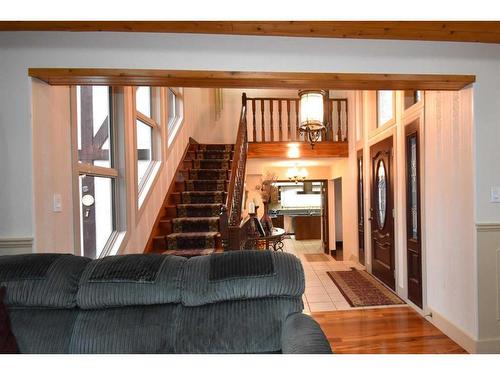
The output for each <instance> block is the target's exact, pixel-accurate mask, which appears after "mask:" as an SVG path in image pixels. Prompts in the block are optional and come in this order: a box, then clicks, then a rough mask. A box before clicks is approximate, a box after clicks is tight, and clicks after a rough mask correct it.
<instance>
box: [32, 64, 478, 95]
mask: <svg viewBox="0 0 500 375" xmlns="http://www.w3.org/2000/svg"><path fill="white" fill-rule="evenodd" d="M28 74H29V75H30V76H31V77H34V78H38V79H41V80H43V81H45V82H47V83H49V84H51V85H110V86H166V87H168V86H170V87H205V88H207V87H211V88H289V89H318V88H323V89H332V90H460V89H462V88H464V87H465V86H467V85H469V84H471V83H473V82H475V76H474V75H443V74H371V73H367V74H363V73H360V74H357V73H294V72H290V73H284V72H236V71H233V72H232V71H204V70H153V69H85V68H30V69H29V71H28Z"/></svg>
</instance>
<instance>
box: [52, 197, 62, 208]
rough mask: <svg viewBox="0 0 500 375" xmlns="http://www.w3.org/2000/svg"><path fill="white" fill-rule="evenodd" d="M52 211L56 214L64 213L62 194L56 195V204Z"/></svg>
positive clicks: (54, 203)
mask: <svg viewBox="0 0 500 375" xmlns="http://www.w3.org/2000/svg"><path fill="white" fill-rule="evenodd" d="M52 211H54V212H62V198H61V194H54V202H53V207H52Z"/></svg>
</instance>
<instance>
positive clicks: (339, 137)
mask: <svg viewBox="0 0 500 375" xmlns="http://www.w3.org/2000/svg"><path fill="white" fill-rule="evenodd" d="M341 111H342V102H340V101H339V102H337V119H338V124H339V128H338V129H337V137H338V141H339V142H342V115H341Z"/></svg>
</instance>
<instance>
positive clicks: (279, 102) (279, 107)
mask: <svg viewBox="0 0 500 375" xmlns="http://www.w3.org/2000/svg"><path fill="white" fill-rule="evenodd" d="M281 122H282V121H281V100H278V126H279V137H280V142H281V141H283V128H282V127H281Z"/></svg>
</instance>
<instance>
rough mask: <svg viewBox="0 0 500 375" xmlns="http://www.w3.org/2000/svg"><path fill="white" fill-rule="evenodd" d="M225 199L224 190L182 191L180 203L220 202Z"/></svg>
mask: <svg viewBox="0 0 500 375" xmlns="http://www.w3.org/2000/svg"><path fill="white" fill-rule="evenodd" d="M225 201H226V192H225V191H183V192H182V193H181V202H182V203H220V204H223V203H225Z"/></svg>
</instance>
